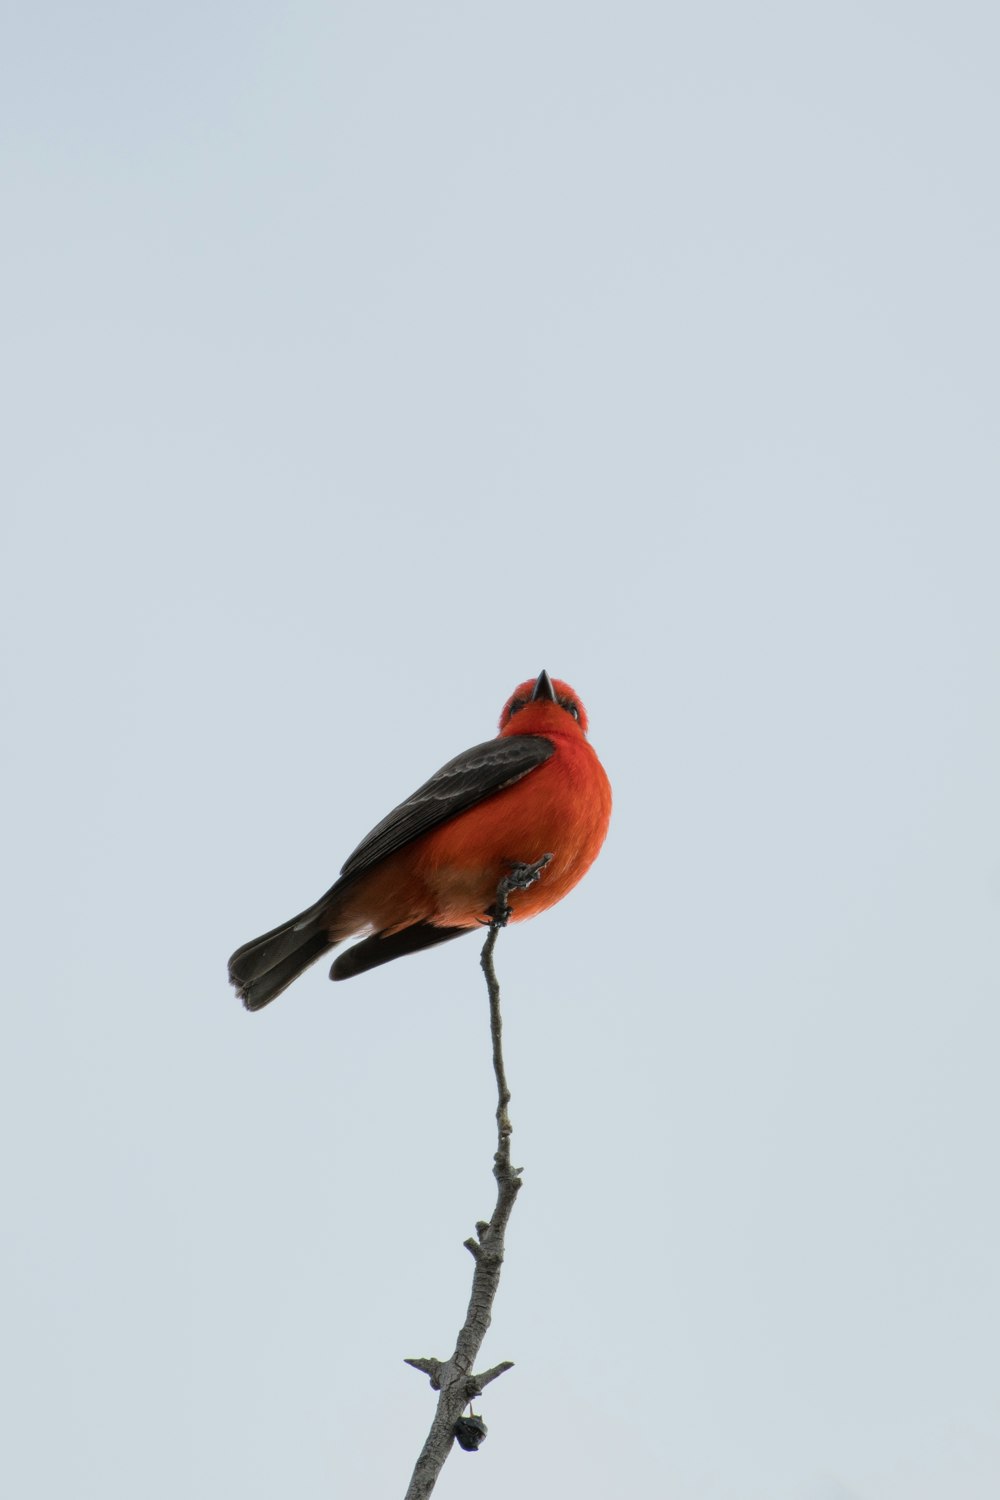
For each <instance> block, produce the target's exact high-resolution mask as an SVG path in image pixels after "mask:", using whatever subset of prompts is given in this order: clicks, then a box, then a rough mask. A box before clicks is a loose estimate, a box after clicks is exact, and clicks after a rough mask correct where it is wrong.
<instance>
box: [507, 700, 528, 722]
mask: <svg viewBox="0 0 1000 1500" xmlns="http://www.w3.org/2000/svg"><path fill="white" fill-rule="evenodd" d="M523 707H524V699H523V698H515V699H514V701H513V703H512V704H511V705H510V714H509V715H508V717H509V718H511V719H512V718H513V717H514V715H515V714H517V713H520V712H521V709H522V708H523Z"/></svg>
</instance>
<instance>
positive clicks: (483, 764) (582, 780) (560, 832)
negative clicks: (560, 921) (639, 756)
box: [229, 672, 611, 1010]
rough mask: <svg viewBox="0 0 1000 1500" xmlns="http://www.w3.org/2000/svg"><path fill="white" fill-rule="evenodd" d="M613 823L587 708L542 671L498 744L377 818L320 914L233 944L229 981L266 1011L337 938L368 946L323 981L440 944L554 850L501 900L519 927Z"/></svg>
mask: <svg viewBox="0 0 1000 1500" xmlns="http://www.w3.org/2000/svg"><path fill="white" fill-rule="evenodd" d="M610 817H611V787H610V785H609V783H608V778H607V776H606V775H605V773H604V767H603V766H602V765H601V763H600V761H599V760H598V759H597V756H596V754H595V753H594V751H593V750H592V749H591V747H590V745H589V744H588V742H587V715H586V712H585V711H584V707H583V704H582V703H581V702H580V700H579V698H578V697H577V695H576V693H574V691H573V689H572V688H571V687H568V686H567V684H566V683H565V682H560V681H559V680H558V679H555V680H553V679H551V678H550V677H549V674H548V673H547V672H542V673H541V675H540V676H539V677H538V678H537V679H536V680H535V681H531V680H529V681H528V682H522V683H521V686H520V687H518V688H516V689H515V690H514V692H513V693H512V694H511V696H510V697H509V698H508V700H507V702H506V703H505V704H504V709H503V713H502V714H501V715H500V733H499V734H498V735H497V737H496V739H494V740H487V741H486V742H485V744H482V745H474V746H473V747H472V749H471V750H466V751H465V752H464V753H463V754H462V755H457V756H456V757H455V759H454V760H450V761H449V762H448V764H447V765H446V766H442V767H441V769H440V771H438V772H437V773H436V774H435V775H434V776H432V777H431V779H430V781H427V782H425V783H424V785H423V786H422V787H418V789H417V790H416V791H415V792H414V793H413V795H412V796H411V797H407V799H406V801H405V802H401V803H400V804H399V806H398V807H397V808H394V809H393V811H392V812H391V813H389V814H388V816H387V817H384V818H383V819H382V821H381V823H378V824H377V825H376V826H375V827H374V828H373V829H372V831H371V833H369V834H368V836H367V837H366V838H364V839H362V841H361V843H360V844H359V845H358V847H357V848H356V849H355V851H354V853H353V854H352V855H351V857H350V859H349V860H348V861H347V863H346V864H345V865H344V867H343V869H342V870H341V872H340V879H339V880H338V881H337V882H336V884H335V885H332V886H331V887H330V889H329V890H328V891H327V893H326V895H325V896H321V897H320V899H319V900H318V901H317V902H316V904H315V906H310V907H309V908H308V910H306V911H304V912H301V913H300V914H299V916H297V917H292V919H291V921H289V922H284V923H283V924H282V925H281V926H280V927H275V929H274V930H273V932H265V934H264V936H263V937H259V938H255V939H254V941H253V942H252V943H245V944H244V945H243V947H242V948H237V950H236V952H235V953H234V954H233V956H232V958H231V959H230V960H229V978H230V981H231V982H232V983H233V984H234V985H235V986H236V989H237V992H238V993H239V995H240V997H241V999H242V1000H243V1002H244V1004H245V1005H246V1007H247V1009H248V1010H260V1009H261V1007H262V1006H264V1005H267V1003H268V1002H269V1001H270V1000H273V999H274V997H275V996H276V995H280V994H281V991H282V990H283V989H285V988H286V987H287V986H288V985H290V984H291V982H292V980H293V979H297V978H298V976H299V975H300V974H301V973H302V971H303V970H304V969H306V968H308V967H309V965H310V964H311V963H315V961H316V959H318V958H320V957H321V956H322V955H323V954H324V953H326V952H328V951H329V950H330V949H331V948H335V947H336V945H337V944H338V943H342V942H343V941H344V939H345V938H352V937H362V938H363V941H362V942H360V943H357V944H355V946H354V947H353V948H348V950H347V951H346V952H345V953H342V954H341V955H340V957H339V958H338V959H336V961H335V962H334V965H333V968H332V969H331V970H330V978H331V979H349V978H350V977H351V975H352V974H361V973H363V972H364V970H365V969H374V968H375V967H376V965H378V964H385V963H388V962H389V961H390V959H393V958H401V957H402V956H403V954H404V953H416V952H417V951H418V950H419V949H421V948H430V947H432V946H433V945H434V944H435V943H445V942H447V941H448V940H449V939H450V938H456V937H460V936H461V935H462V933H463V932H472V931H475V930H476V929H477V928H479V927H480V926H481V925H482V923H483V922H484V921H485V920H487V918H488V915H489V912H490V910H491V908H492V907H493V906H494V904H495V902H496V893H497V886H498V885H499V883H500V881H501V880H502V879H503V877H504V876H505V875H507V874H509V873H510V871H511V869H512V867H513V866H515V865H517V864H521V863H524V864H529V863H533V862H534V861H535V860H537V859H539V858H540V857H541V856H542V855H543V854H549V853H551V854H552V856H553V857H552V860H551V862H550V863H549V864H548V865H547V866H546V868H545V870H544V872H543V874H542V878H541V880H539V881H537V882H536V883H535V884H533V885H531V886H530V887H529V888H528V889H526V890H516V891H513V892H512V893H511V895H510V896H509V897H508V902H509V905H510V908H511V920H512V921H514V922H523V921H524V920H525V919H526V918H527V917H533V916H535V915H536V914H537V913H538V912H540V911H545V909H546V908H547V907H549V906H554V905H555V903H556V902H557V901H561V900H562V898H563V896H565V895H566V893H567V892H568V891H571V890H572V889H573V887H574V886H575V885H576V883H577V881H578V880H579V879H580V878H581V877H582V876H583V875H584V874H585V873H586V871H587V870H588V869H589V868H590V866H591V865H592V864H593V862H594V860H595V859H596V858H597V855H598V852H599V850H600V848H601V845H602V844H603V843H604V839H605V835H606V834H607V831H608V822H609V819H610Z"/></svg>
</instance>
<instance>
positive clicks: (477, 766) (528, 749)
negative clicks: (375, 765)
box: [340, 734, 556, 876]
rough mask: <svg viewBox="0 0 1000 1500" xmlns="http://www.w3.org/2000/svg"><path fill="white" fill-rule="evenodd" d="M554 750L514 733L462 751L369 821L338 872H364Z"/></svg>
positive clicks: (539, 738)
mask: <svg viewBox="0 0 1000 1500" xmlns="http://www.w3.org/2000/svg"><path fill="white" fill-rule="evenodd" d="M555 748H556V747H555V745H554V744H553V743H552V741H551V740H547V739H544V738H543V737H542V736H541V735H538V734H514V735H510V736H508V737H506V738H501V739H495V740H486V741H485V743H484V744H482V745H473V747H472V749H471V750H464V751H463V752H462V754H461V755H456V756H455V759H454V760H450V761H449V762H448V764H447V765H446V766H442V767H441V769H440V771H437V772H435V774H434V775H433V776H432V777H431V779H430V781H425V782H424V784H423V786H421V787H418V788H417V790H416V791H415V792H413V793H412V795H411V796H409V797H407V799H406V801H405V802H401V803H400V804H399V806H398V807H394V808H393V810H392V812H391V813H388V814H387V815H386V816H385V817H384V818H383V819H382V821H381V823H377V824H376V825H375V827H374V828H373V829H372V831H371V833H369V834H368V835H366V837H365V838H363V839H362V840H361V843H360V844H359V845H358V847H357V848H356V849H355V851H354V853H353V854H352V855H351V856H350V858H349V859H348V861H347V863H346V864H345V865H344V868H343V869H342V870H341V872H340V873H341V876H348V875H360V874H362V873H363V872H364V871H365V870H370V869H371V867H372V866H373V865H376V864H378V862H379V860H382V859H385V857H386V855H388V854H395V852H396V850H397V849H401V848H402V847H403V845H404V844H408V843H409V842H410V840H411V839H415V838H417V837H419V835H420V834H422V833H426V832H427V831H428V829H431V828H436V827H437V825H438V824H439V823H444V822H447V820H448V819H449V818H453V817H455V815H456V814H457V813H460V812H464V811H465V810H466V809H467V808H470V807H475V805H476V803H477V802H483V801H485V799H486V798H487V797H492V796H493V794H494V792H499V791H502V790H503V788H504V787H505V786H510V785H511V784H512V783H513V782H515V781H520V780H521V777H522V776H527V774H528V772H529V771H533V770H534V769H535V768H536V766H540V765H542V764H543V763H544V762H545V761H547V760H548V759H549V757H550V756H552V755H554V754H555Z"/></svg>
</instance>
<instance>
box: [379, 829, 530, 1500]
mask: <svg viewBox="0 0 1000 1500" xmlns="http://www.w3.org/2000/svg"><path fill="white" fill-rule="evenodd" d="M551 858H552V856H551V854H543V855H542V857H541V859H538V860H536V861H535V862H534V864H530V865H525V864H517V865H515V866H514V867H513V869H512V870H511V872H510V874H509V875H505V876H504V878H503V880H501V882H500V884H499V885H498V886H497V899H496V905H495V906H494V907H493V908H492V910H491V911H490V912H489V913H488V915H489V918H490V924H489V932H488V933H487V936H486V941H485V943H484V944H483V951H482V954H481V956H480V963H481V965H482V969H483V973H484V974H485V976H486V988H487V990H488V992H489V999H490V1036H491V1038H492V1042H493V1072H494V1075H495V1077H496V1084H497V1109H496V1121H497V1149H496V1151H495V1152H494V1155H493V1175H494V1177H495V1178H496V1181H497V1201H496V1207H495V1208H494V1210H493V1216H492V1218H491V1219H490V1220H489V1222H488V1223H487V1222H486V1221H485V1220H482V1219H480V1220H479V1222H478V1223H477V1224H476V1235H477V1238H476V1239H471V1238H470V1239H467V1240H466V1241H465V1248H466V1249H467V1250H468V1251H469V1252H470V1254H471V1255H472V1258H473V1260H474V1261H475V1269H474V1270H473V1273H472V1295H471V1297H470V1298H469V1306H468V1310H467V1312H466V1314H465V1322H464V1323H463V1324H462V1327H461V1329H460V1330H459V1334H458V1339H457V1341H456V1343H455V1352H454V1353H453V1354H452V1355H451V1357H450V1359H446V1360H439V1359H408V1360H407V1361H406V1363H407V1364H408V1365H412V1366H413V1368H414V1369H415V1370H420V1371H421V1373H422V1374H424V1375H426V1376H427V1377H428V1378H429V1380H430V1383H431V1389H432V1390H435V1391H439V1392H440V1395H439V1396H438V1403H437V1410H436V1412H435V1413H434V1420H433V1421H432V1423H431V1430H430V1432H429V1433H428V1435H427V1441H426V1442H425V1443H424V1446H423V1448H422V1450H421V1453H420V1457H419V1458H418V1459H417V1462H416V1466H415V1467H414V1470H413V1476H412V1478H411V1479H410V1484H409V1488H408V1489H407V1491H406V1496H405V1500H426V1497H427V1496H428V1495H430V1493H431V1492H432V1490H433V1489H434V1486H435V1484H436V1483H437V1477H438V1475H439V1474H440V1472H441V1470H442V1468H443V1467H444V1462H445V1459H446V1458H447V1457H448V1454H449V1453H450V1452H451V1446H452V1442H453V1441H454V1437H455V1424H456V1423H457V1421H458V1419H459V1418H460V1417H461V1415H462V1412H463V1411H464V1410H465V1408H466V1406H467V1405H468V1403H469V1402H470V1401H471V1400H472V1398H473V1397H474V1396H478V1395H480V1394H481V1392H482V1390H483V1388H484V1387H485V1386H487V1385H489V1383H490V1381H492V1380H496V1379H497V1377H498V1376H500V1375H502V1374H503V1373H504V1372H505V1371H506V1370H509V1369H511V1368H512V1361H511V1360H509V1359H506V1360H502V1361H501V1363H500V1364H498V1365H493V1366H492V1368H491V1369H489V1370H484V1371H482V1372H480V1373H479V1374H478V1375H476V1374H473V1373H472V1366H473V1364H474V1362H475V1360H476V1357H477V1355H478V1354H479V1351H480V1349H481V1348H482V1344H483V1340H484V1339H485V1337H486V1331H487V1329H488V1328H489V1326H490V1320H491V1317H492V1312H493V1299H494V1298H495V1296H496V1294H497V1288H498V1287H499V1285H500V1268H501V1267H502V1265H503V1257H504V1236H505V1234H506V1230H507V1221H508V1219H509V1218H510V1215H511V1210H512V1209H513V1207H514V1200H515V1198H516V1197H517V1194H518V1192H519V1190H520V1187H521V1169H520V1167H512V1166H511V1164H510V1137H511V1128H512V1127H511V1123H510V1115H509V1112H508V1106H509V1104H510V1088H509V1087H508V1084H507V1074H506V1070H505V1069H504V1061H503V1041H502V1035H503V1026H502V1024H501V1020H500V985H499V982H498V980H497V976H496V970H495V968H494V966H493V950H494V948H495V947H496V943H497V937H498V935H499V932H500V929H501V927H506V925H507V923H508V921H509V920H510V916H511V910H510V907H509V906H508V904H507V897H508V896H509V895H510V894H511V892H512V891H523V890H527V888H528V886H530V885H533V884H534V882H535V881H536V880H538V879H539V877H540V876H541V873H542V870H543V869H544V868H545V866H546V865H547V864H548V862H549V860H550V859H551ZM484 1430H485V1429H484ZM480 1440H481V1439H480Z"/></svg>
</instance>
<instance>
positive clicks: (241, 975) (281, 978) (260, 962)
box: [229, 897, 334, 1010]
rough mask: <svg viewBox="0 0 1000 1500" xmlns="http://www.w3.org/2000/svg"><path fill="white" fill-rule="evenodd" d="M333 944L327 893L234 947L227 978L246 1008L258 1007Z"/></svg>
mask: <svg viewBox="0 0 1000 1500" xmlns="http://www.w3.org/2000/svg"><path fill="white" fill-rule="evenodd" d="M333 946H334V943H333V939H332V938H331V937H330V910H329V906H328V904H327V899H326V897H324V898H323V900H322V901H319V902H317V904H316V905H315V906H310V907H309V909H308V911H303V912H300V913H299V915H298V916H297V917H292V919H291V920H290V921H288V922H283V923H282V925H281V926H280V927H275V928H274V929H273V930H272V931H271V932H265V933H264V935H263V937H259V938H254V940H253V942H252V943H244V944H243V947H242V948H237V950H236V952H235V953H234V954H233V956H232V958H231V959H230V960H229V982H230V984H233V985H235V986H236V993H237V994H238V995H239V997H240V999H241V1000H242V1001H243V1004H244V1005H245V1006H246V1008H247V1010H260V1009H261V1007H262V1006H265V1005H267V1004H268V1002H269V1001H271V1000H273V999H274V997H275V996H276V995H280V994H281V992H282V990H284V989H287V988H288V986H289V985H290V984H291V982H292V980H293V979H298V977H299V975H300V974H301V973H302V972H303V970H305V969H308V967H309V965H310V964H314V963H315V962H316V960H317V959H318V958H322V956H323V954H324V953H328V952H329V951H330V949H331V948H332V947H333Z"/></svg>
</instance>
